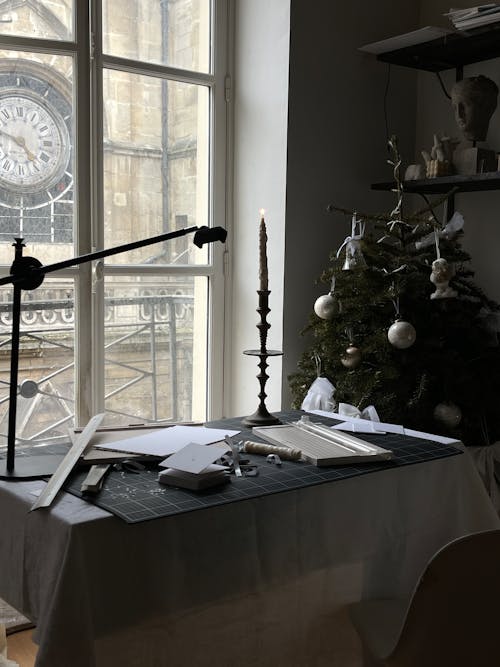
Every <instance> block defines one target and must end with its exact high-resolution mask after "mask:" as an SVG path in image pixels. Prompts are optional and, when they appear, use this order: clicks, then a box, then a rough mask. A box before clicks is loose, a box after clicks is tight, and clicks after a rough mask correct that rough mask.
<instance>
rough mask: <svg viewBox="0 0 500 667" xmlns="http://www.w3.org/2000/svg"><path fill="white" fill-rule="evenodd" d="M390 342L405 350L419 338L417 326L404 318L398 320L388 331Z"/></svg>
mask: <svg viewBox="0 0 500 667" xmlns="http://www.w3.org/2000/svg"><path fill="white" fill-rule="evenodd" d="M387 338H388V339H389V343H390V344H391V345H394V347H397V348H398V349H399V350H405V349H406V348H407V347H411V346H412V345H413V343H414V342H415V340H416V338H417V332H416V331H415V327H414V326H413V324H410V322H405V321H404V320H396V321H395V322H394V324H393V325H391V326H390V327H389V331H388V332H387Z"/></svg>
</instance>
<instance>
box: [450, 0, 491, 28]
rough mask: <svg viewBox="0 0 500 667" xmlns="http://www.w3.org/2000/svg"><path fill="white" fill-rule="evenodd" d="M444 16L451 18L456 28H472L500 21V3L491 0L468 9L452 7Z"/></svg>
mask: <svg viewBox="0 0 500 667" xmlns="http://www.w3.org/2000/svg"><path fill="white" fill-rule="evenodd" d="M444 16H447V17H448V18H449V19H450V21H451V22H452V24H453V27H454V28H456V30H471V29H473V28H479V27H481V26H483V25H487V24H489V23H497V22H498V21H500V5H498V4H497V3H495V2H490V3H489V4H487V5H477V7H469V8H467V9H450V11H449V12H447V13H446V14H445V15H444Z"/></svg>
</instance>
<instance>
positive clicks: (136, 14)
mask: <svg viewBox="0 0 500 667" xmlns="http://www.w3.org/2000/svg"><path fill="white" fill-rule="evenodd" d="M102 6H103V9H102V14H103V16H102V22H103V51H104V53H108V54H110V55H112V56H120V57H122V58H132V59H134V60H144V61H146V62H156V63H162V64H164V65H169V66H171V67H178V68H182V69H187V70H192V71H197V72H208V71H209V68H210V7H211V2H210V0H103V5H102Z"/></svg>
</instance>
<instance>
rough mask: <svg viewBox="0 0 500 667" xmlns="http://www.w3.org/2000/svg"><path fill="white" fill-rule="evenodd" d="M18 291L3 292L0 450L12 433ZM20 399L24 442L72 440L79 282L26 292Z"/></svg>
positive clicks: (50, 284) (46, 285) (63, 282)
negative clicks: (76, 288) (75, 297)
mask: <svg viewBox="0 0 500 667" xmlns="http://www.w3.org/2000/svg"><path fill="white" fill-rule="evenodd" d="M11 312H12V289H11V288H9V287H2V288H0V446H1V445H5V444H6V437H7V431H8V409H9V386H10V351H11V326H12V315H11ZM18 384H19V387H20V390H19V393H18V397H17V429H16V434H17V437H18V438H19V439H20V440H21V441H32V440H40V439H41V440H49V441H57V440H59V439H60V440H64V441H67V440H68V427H70V426H72V425H73V422H74V384H75V382H74V310H73V281H72V280H71V279H52V278H46V279H45V281H44V283H43V285H41V286H40V287H39V288H38V289H37V290H34V291H25V292H23V293H22V307H21V335H20V354H19V376H18Z"/></svg>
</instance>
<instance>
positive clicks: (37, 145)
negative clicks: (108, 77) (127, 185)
mask: <svg viewBox="0 0 500 667" xmlns="http://www.w3.org/2000/svg"><path fill="white" fill-rule="evenodd" d="M72 82H73V61H72V58H71V57H69V56H55V55H50V54H41V53H24V52H21V51H0V264H10V263H11V262H12V258H13V251H12V248H11V247H10V246H11V244H12V242H13V238H14V237H21V238H24V239H25V243H26V244H28V245H29V254H30V255H34V256H35V257H37V258H38V259H39V260H40V261H41V262H42V263H43V264H50V263H51V262H55V261H60V260H62V259H67V258H68V257H72V256H73V255H74V249H73V222H74V221H73V218H74V211H75V209H74V203H73V201H74V187H73V143H74V142H73V103H72V100H73V84H72ZM27 254H28V253H27Z"/></svg>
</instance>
